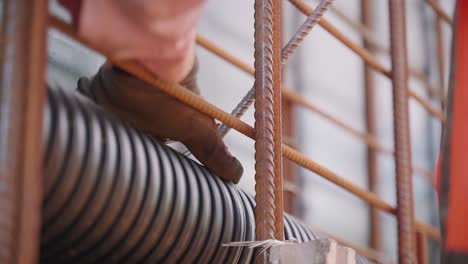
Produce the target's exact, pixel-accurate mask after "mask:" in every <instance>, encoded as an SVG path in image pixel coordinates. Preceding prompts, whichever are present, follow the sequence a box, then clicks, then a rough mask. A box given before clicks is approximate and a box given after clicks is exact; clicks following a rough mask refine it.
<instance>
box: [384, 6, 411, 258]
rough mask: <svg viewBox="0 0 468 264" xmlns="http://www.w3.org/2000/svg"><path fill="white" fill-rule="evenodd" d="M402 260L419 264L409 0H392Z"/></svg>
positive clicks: (398, 214) (395, 124)
mask: <svg viewBox="0 0 468 264" xmlns="http://www.w3.org/2000/svg"><path fill="white" fill-rule="evenodd" d="M388 3H389V12H390V15H389V17H390V50H391V58H392V84H393V124H394V128H393V131H394V139H395V140H394V142H395V169H396V194H397V195H396V200H397V226H398V259H399V263H402V264H410V263H416V258H415V243H416V240H415V229H414V208H413V206H414V204H413V181H412V179H413V178H412V177H411V168H412V165H411V140H410V126H409V109H408V108H409V102H408V57H407V49H406V19H405V1H404V0H389V1H388Z"/></svg>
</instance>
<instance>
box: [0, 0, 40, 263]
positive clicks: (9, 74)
mask: <svg viewBox="0 0 468 264" xmlns="http://www.w3.org/2000/svg"><path fill="white" fill-rule="evenodd" d="M47 3H48V1H45V0H36V1H33V0H29V1H28V0H7V1H3V10H2V13H3V14H2V23H1V26H2V30H1V33H2V38H1V39H2V40H3V41H2V43H1V46H0V60H1V62H0V63H1V65H0V109H1V110H0V131H1V132H0V134H1V137H0V263H37V262H38V261H39V240H40V239H39V238H40V228H41V201H42V182H41V181H42V175H41V172H42V169H41V168H42V167H41V166H42V151H41V143H42V141H41V139H42V135H41V134H42V133H41V131H42V110H43V107H44V101H45V97H46V94H45V93H46V89H45V72H44V69H45V58H46V55H45V54H46V26H47V23H46V22H47Z"/></svg>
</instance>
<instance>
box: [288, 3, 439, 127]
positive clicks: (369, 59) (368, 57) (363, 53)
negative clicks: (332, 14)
mask: <svg viewBox="0 0 468 264" xmlns="http://www.w3.org/2000/svg"><path fill="white" fill-rule="evenodd" d="M289 2H290V3H291V4H292V5H294V6H295V7H296V8H297V9H298V10H299V11H301V12H302V13H304V14H305V15H307V16H308V15H310V14H311V13H312V12H313V10H312V8H310V7H309V6H308V5H307V4H306V3H304V2H303V1H301V0H289ZM318 23H319V25H320V26H322V27H323V28H324V29H325V30H326V31H328V32H329V33H330V34H332V35H333V36H334V37H335V38H336V39H338V40H339V41H340V42H341V43H343V44H344V45H345V46H347V47H348V48H349V49H351V50H352V51H353V52H354V53H356V54H357V55H358V56H359V57H361V58H362V59H363V60H364V61H365V62H366V64H367V65H369V66H370V67H372V68H373V69H374V70H375V71H377V72H378V73H381V74H383V75H384V76H386V77H387V78H391V75H392V74H391V72H390V71H389V70H387V69H385V67H384V66H383V65H382V64H381V63H380V62H379V61H378V60H377V59H376V58H375V57H374V56H373V55H372V54H371V53H370V52H369V51H368V50H366V49H364V48H362V47H360V46H359V45H357V44H356V43H354V42H352V41H351V40H350V39H349V38H347V37H346V36H345V35H344V34H343V33H341V32H340V31H339V30H338V29H337V28H335V27H334V26H333V25H332V24H330V23H329V22H328V21H327V20H326V19H322V20H320V21H319V22H318ZM409 96H410V97H412V98H413V99H414V100H415V101H416V102H418V103H419V104H420V105H421V106H422V107H423V108H424V109H426V110H427V111H428V112H429V113H430V114H431V115H432V116H433V117H435V118H437V119H439V120H440V121H442V122H444V118H445V117H444V115H443V113H442V112H441V111H439V110H438V109H437V108H436V107H434V106H433V105H431V104H430V103H428V102H427V101H425V100H424V99H423V98H422V97H421V96H419V95H417V94H416V93H415V92H414V91H412V90H411V89H410V90H409Z"/></svg>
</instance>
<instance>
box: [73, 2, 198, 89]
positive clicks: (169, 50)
mask: <svg viewBox="0 0 468 264" xmlns="http://www.w3.org/2000/svg"><path fill="white" fill-rule="evenodd" d="M204 3H205V0H82V2H81V12H80V16H79V19H78V34H79V35H80V36H81V37H82V38H84V39H85V40H86V41H88V42H89V43H90V44H92V45H95V46H98V47H101V48H102V49H103V50H105V51H107V52H108V54H109V55H110V56H111V57H112V58H113V59H116V60H137V61H139V62H140V63H142V64H143V66H145V67H146V68H147V69H148V70H150V71H151V72H152V73H153V74H155V75H156V76H158V78H160V79H162V80H164V81H167V82H173V83H178V82H180V81H181V80H183V79H184V77H185V76H187V74H188V73H189V72H190V70H191V69H192V67H193V65H194V61H195V37H196V26H197V22H198V19H199V17H200V15H201V12H202V8H203V6H204Z"/></svg>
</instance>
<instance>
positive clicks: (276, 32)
mask: <svg viewBox="0 0 468 264" xmlns="http://www.w3.org/2000/svg"><path fill="white" fill-rule="evenodd" d="M281 10H282V9H281V0H273V54H272V56H273V94H274V98H273V103H274V134H275V137H274V141H273V144H274V154H275V232H276V234H275V238H276V239H277V240H284V223H283V155H282V154H281V153H283V149H282V142H283V139H282V130H283V129H282V128H283V127H282V112H281V84H282V78H281V76H282V75H281V70H282V67H281V47H282V45H283V44H282V41H281V36H282V35H281V27H282V25H281V21H282V19H281Z"/></svg>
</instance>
